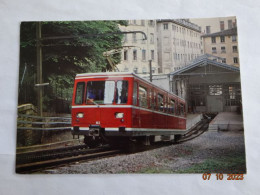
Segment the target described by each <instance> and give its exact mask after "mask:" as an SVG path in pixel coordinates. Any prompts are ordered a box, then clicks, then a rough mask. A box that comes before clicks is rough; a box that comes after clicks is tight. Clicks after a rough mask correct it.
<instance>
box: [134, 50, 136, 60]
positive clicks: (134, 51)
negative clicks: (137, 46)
mask: <svg viewBox="0 0 260 195" xmlns="http://www.w3.org/2000/svg"><path fill="white" fill-rule="evenodd" d="M133 60H137V51H136V50H134V51H133Z"/></svg>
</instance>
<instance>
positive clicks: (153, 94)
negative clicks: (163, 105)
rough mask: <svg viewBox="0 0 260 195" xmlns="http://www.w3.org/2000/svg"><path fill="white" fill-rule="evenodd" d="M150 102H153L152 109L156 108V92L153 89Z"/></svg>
mask: <svg viewBox="0 0 260 195" xmlns="http://www.w3.org/2000/svg"><path fill="white" fill-rule="evenodd" d="M150 102H151V109H152V110H154V107H155V92H154V91H153V90H152V89H151V90H150Z"/></svg>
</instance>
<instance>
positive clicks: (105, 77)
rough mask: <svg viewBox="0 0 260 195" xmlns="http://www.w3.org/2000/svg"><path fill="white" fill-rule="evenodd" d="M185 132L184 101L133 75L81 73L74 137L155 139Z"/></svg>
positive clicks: (74, 107) (89, 141)
mask: <svg viewBox="0 0 260 195" xmlns="http://www.w3.org/2000/svg"><path fill="white" fill-rule="evenodd" d="M185 132H186V112H185V101H184V100H183V99H182V98H180V97H178V96H176V95H174V94H172V93H170V92H167V91H165V90H163V89H161V88H159V87H157V86H155V85H154V84H152V83H150V82H148V81H147V80H145V79H142V78H141V77H139V76H137V75H135V74H133V73H90V74H78V75H77V76H76V78H75V84H74V92H73V98H72V134H73V135H85V142H86V144H89V145H91V144H93V143H98V142H99V141H101V140H114V141H115V140H116V141H119V140H120V139H122V140H125V139H126V138H127V139H140V138H146V139H147V138H149V140H154V139H155V138H156V136H157V138H158V136H169V135H181V134H184V133H185Z"/></svg>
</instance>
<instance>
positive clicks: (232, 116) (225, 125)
mask: <svg viewBox="0 0 260 195" xmlns="http://www.w3.org/2000/svg"><path fill="white" fill-rule="evenodd" d="M243 128H244V125H243V117H242V115H241V114H237V113H236V112H220V113H219V114H218V115H217V116H216V117H215V118H214V119H213V120H212V121H211V122H210V124H209V131H218V130H238V131H239V130H243Z"/></svg>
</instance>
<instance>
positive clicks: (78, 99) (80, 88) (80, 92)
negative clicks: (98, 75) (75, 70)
mask: <svg viewBox="0 0 260 195" xmlns="http://www.w3.org/2000/svg"><path fill="white" fill-rule="evenodd" d="M84 89H85V83H83V82H80V83H77V89H76V96H75V104H82V103H83V97H84Z"/></svg>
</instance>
